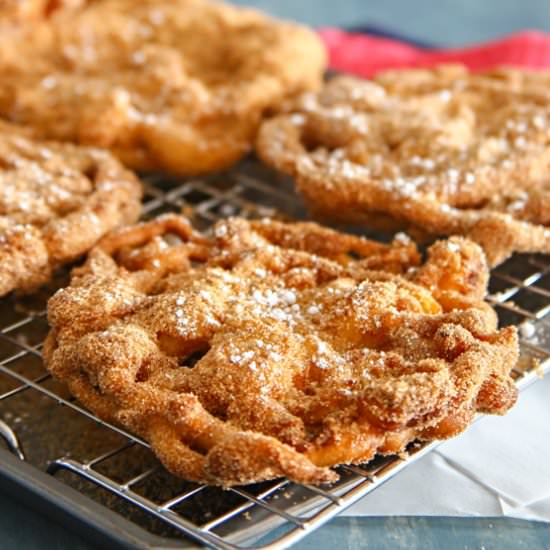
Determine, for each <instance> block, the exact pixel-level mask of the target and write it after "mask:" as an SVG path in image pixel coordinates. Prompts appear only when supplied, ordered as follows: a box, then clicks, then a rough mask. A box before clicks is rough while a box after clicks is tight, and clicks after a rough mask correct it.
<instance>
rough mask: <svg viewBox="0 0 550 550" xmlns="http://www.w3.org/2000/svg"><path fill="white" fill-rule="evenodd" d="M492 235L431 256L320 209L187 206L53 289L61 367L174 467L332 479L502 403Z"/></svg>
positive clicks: (99, 253) (510, 386)
mask: <svg viewBox="0 0 550 550" xmlns="http://www.w3.org/2000/svg"><path fill="white" fill-rule="evenodd" d="M487 279H488V269H487V265H486V260H485V256H484V254H483V252H482V251H481V249H480V248H479V247H478V246H477V245H476V244H474V243H472V242H470V241H467V240H465V239H462V238H460V237H454V238H452V239H449V240H447V241H440V242H437V243H436V244H434V245H433V246H432V247H431V248H430V249H429V252H428V258H427V260H426V262H425V263H423V264H422V263H420V257H419V254H418V252H417V250H416V248H415V246H414V245H413V244H412V242H411V241H410V240H408V239H407V238H404V237H402V236H400V237H399V238H397V239H396V240H395V241H394V242H393V243H392V244H390V245H384V244H380V243H376V242H373V241H368V240H366V239H363V238H360V237H356V236H352V235H347V234H343V233H338V232H335V231H332V230H329V229H325V228H322V227H320V226H318V225H316V224H314V223H295V224H284V223H281V222H275V221H270V220H264V221H254V222H250V221H247V220H244V219H240V218H233V219H229V220H226V221H221V222H219V223H218V224H216V226H215V227H214V230H213V234H212V235H211V236H207V237H205V236H203V235H199V234H197V233H196V232H194V231H193V229H192V228H191V226H190V225H189V223H188V222H187V221H186V220H185V219H184V218H182V217H178V216H175V215H168V216H162V217H160V218H157V219H156V220H153V221H151V222H148V223H144V224H140V225H137V226H135V227H133V228H126V229H123V230H121V231H119V232H117V233H115V234H112V235H111V236H108V237H106V238H105V239H103V240H102V241H101V242H100V244H99V245H98V246H97V247H95V248H94V249H93V250H92V251H91V252H90V254H89V257H88V260H87V262H86V263H85V265H84V266H83V267H80V268H78V269H75V270H74V271H73V276H72V281H71V284H70V286H69V287H67V288H65V289H62V290H59V291H58V292H57V293H56V294H55V295H54V296H53V297H52V298H51V300H50V302H49V304H48V316H49V321H50V324H51V326H52V330H51V332H50V334H49V336H48V338H47V340H46V344H45V347H44V359H45V363H46V366H47V368H48V369H49V371H50V372H51V373H52V374H53V375H54V376H56V377H57V378H59V379H61V380H63V381H65V382H67V384H68V385H69V388H70V390H71V392H72V393H73V394H74V395H75V396H76V397H77V398H78V399H79V400H80V401H81V402H82V403H83V404H84V405H85V406H87V407H89V408H90V409H91V410H92V411H93V412H94V413H96V414H98V415H99V416H100V417H101V418H104V419H106V420H109V421H111V422H116V423H118V424H120V425H122V426H124V427H126V428H127V429H129V430H131V431H133V432H136V433H138V434H140V435H141V436H142V437H144V438H145V439H146V440H147V441H149V442H150V444H151V446H152V449H153V450H154V452H155V453H156V454H157V456H158V457H159V458H160V460H161V461H162V462H163V464H164V465H165V466H166V467H167V468H168V469H169V470H171V471H172V472H174V473H175V474H177V475H180V476H182V477H184V478H187V479H190V480H194V481H199V482H205V483H209V484H216V485H224V486H230V485H234V484H241V483H249V482H257V481H261V480H265V479H270V478H275V477H279V476H287V477H288V478H290V479H292V480H294V481H297V482H305V483H323V482H329V481H333V480H334V479H336V477H337V475H336V474H335V473H334V472H333V471H332V470H331V469H330V466H333V465H336V464H342V463H362V462H365V461H368V460H369V459H371V458H372V457H373V456H374V455H375V454H376V453H395V452H399V451H400V450H402V449H403V448H404V447H405V446H406V444H407V443H409V442H410V441H412V440H414V439H417V438H419V439H424V440H432V439H439V438H447V437H451V436H453V435H455V434H457V433H459V432H461V431H462V430H464V429H465V428H466V427H467V426H468V424H469V423H470V422H471V420H472V418H473V416H474V415H475V413H476V412H477V411H482V412H487V413H494V414H503V413H505V412H506V411H507V410H508V408H509V407H511V406H512V404H513V403H514V401H515V399H516V388H515V386H514V383H513V381H512V379H511V378H510V376H509V372H510V369H511V368H512V367H513V365H514V364H515V362H516V359H517V356H518V343H517V335H516V330H515V328H513V327H507V328H504V329H500V330H498V329H497V319H496V314H495V313H494V311H493V310H492V309H491V308H490V306H489V305H488V304H486V303H485V302H484V301H483V297H484V295H485V292H486V284H487Z"/></svg>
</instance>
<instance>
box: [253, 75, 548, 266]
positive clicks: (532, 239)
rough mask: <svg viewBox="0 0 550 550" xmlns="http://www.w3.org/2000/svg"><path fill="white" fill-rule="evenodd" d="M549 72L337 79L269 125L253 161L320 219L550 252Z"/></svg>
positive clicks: (492, 247) (500, 250)
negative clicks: (287, 177)
mask: <svg viewBox="0 0 550 550" xmlns="http://www.w3.org/2000/svg"><path fill="white" fill-rule="evenodd" d="M549 85H550V75H549V74H548V73H528V72H521V71H519V70H512V69H501V70H495V71H492V72H488V73H482V74H471V73H469V72H468V71H467V70H466V69H465V68H463V67H460V66H443V67H439V68H436V69H433V70H402V71H392V72H388V73H383V74H381V75H380V76H379V77H378V78H377V79H376V80H374V81H366V80H359V79H354V78H351V77H338V78H335V79H333V80H331V81H330V82H329V83H328V84H327V85H326V86H325V88H324V89H323V90H322V91H321V92H320V93H319V94H317V95H312V94H308V95H305V96H304V97H303V98H302V99H301V100H300V101H299V102H298V104H297V105H296V106H294V107H293V108H291V109H289V111H290V112H289V113H288V114H283V115H280V116H278V117H276V118H274V119H272V120H269V121H267V122H265V123H264V125H263V127H262V130H261V132H260V136H259V139H258V143H257V150H258V153H259V155H260V157H261V158H262V159H263V160H264V161H266V162H267V163H268V164H270V165H272V166H274V167H276V168H278V169H279V170H282V171H283V172H286V173H289V174H291V175H292V176H294V177H295V180H296V186H297V188H298V189H299V191H300V192H301V193H302V194H303V196H304V197H305V198H306V201H307V202H308V204H309V205H310V207H311V209H312V211H313V212H314V213H315V214H316V215H317V216H319V217H321V218H325V219H326V218H328V219H331V220H337V221H344V222H353V223H360V224H365V225H373V226H378V227H379V226H384V225H385V226H386V227H388V226H389V227H390V228H396V227H399V228H401V229H404V228H412V229H414V230H416V231H417V233H418V232H419V230H420V232H422V233H424V234H426V233H427V234H429V235H453V234H460V235H464V236H467V237H469V238H471V239H473V240H475V241H476V242H478V243H479V244H481V245H482V246H483V248H484V249H485V252H486V254H487V257H488V259H489V263H490V265H496V264H498V263H500V262H501V261H503V260H504V259H505V258H506V257H508V256H509V255H510V254H511V253H512V252H515V251H517V252H542V253H549V252H550V229H549V225H550V178H549V177H548V165H549V162H550V92H549V91H548V90H549Z"/></svg>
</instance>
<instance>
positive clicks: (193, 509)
mask: <svg viewBox="0 0 550 550" xmlns="http://www.w3.org/2000/svg"><path fill="white" fill-rule="evenodd" d="M145 185H146V198H145V210H144V216H145V217H146V218H150V217H153V216H156V215H158V214H161V213H163V212H168V211H183V212H184V213H186V214H188V215H190V216H191V217H192V218H193V221H194V223H195V225H197V226H198V227H199V228H206V227H208V226H209V225H211V224H212V222H214V221H215V220H217V219H219V218H220V217H226V216H232V215H242V216H246V217H258V216H265V215H281V214H282V215H283V217H284V216H288V217H291V218H301V217H303V216H304V209H303V206H302V204H301V202H300V200H299V199H298V198H297V197H296V195H294V193H293V192H292V186H291V184H290V182H289V181H288V180H286V179H285V178H283V177H281V176H278V175H276V174H274V173H273V172H271V171H269V170H268V169H267V168H265V167H263V166H262V165H260V164H259V163H257V162H255V161H254V160H253V159H250V160H247V161H244V162H243V163H241V164H239V165H238V166H237V167H236V168H234V169H233V170H231V171H229V172H227V173H221V174H216V175H212V176H208V177H205V178H201V179H189V180H183V181H182V180H177V179H169V178H166V177H164V176H149V177H147V178H146V184H145ZM66 281H67V272H65V273H61V274H59V277H58V280H56V281H55V282H54V283H53V284H52V285H51V286H50V288H48V289H43V290H41V291H40V292H39V293H37V294H35V295H32V296H30V297H25V298H17V297H15V296H9V297H7V298H5V299H3V300H0V319H1V329H0V482H1V481H2V480H3V481H4V484H5V485H6V487H8V486H9V487H11V488H12V489H15V490H22V489H24V488H26V489H27V493H28V494H30V495H40V497H41V498H42V499H43V500H46V501H49V504H50V506H49V507H47V510H50V511H51V510H58V511H59V510H61V511H62V513H63V514H65V515H64V516H63V517H64V518H66V517H67V515H69V516H72V517H73V519H77V520H78V521H79V522H80V524H82V525H84V526H87V527H89V528H90V529H91V530H95V531H94V532H96V531H97V532H102V533H104V534H105V536H108V537H109V538H110V539H111V541H113V540H116V541H117V542H118V543H120V544H121V545H123V546H126V547H155V548H186V547H190V546H193V545H194V544H195V543H199V544H203V545H207V546H212V547H215V548H225V549H234V548H251V547H254V548H256V547H261V548H285V547H288V546H290V545H291V544H292V543H294V542H296V541H298V540H300V539H301V538H302V537H304V536H305V535H307V534H308V533H309V532H311V531H312V530H314V529H316V528H318V527H320V526H321V525H322V524H323V523H325V522H326V521H328V520H329V519H330V518H331V517H333V516H335V515H336V514H338V513H339V512H341V511H342V510H343V509H344V508H346V507H347V506H349V505H351V504H352V503H354V502H355V501H356V500H358V499H359V498H361V497H362V496H364V495H366V494H367V493H369V492H371V491H372V490H374V489H376V487H377V486H379V485H380V484H381V483H383V482H384V481H386V480H388V479H389V478H390V477H391V476H393V475H394V474H396V473H397V472H398V471H399V470H401V469H402V468H404V467H406V466H407V465H409V464H411V463H412V462H414V461H415V460H417V459H418V458H419V457H421V456H422V455H424V454H426V453H427V452H429V450H430V449H432V448H433V447H434V444H430V445H427V444H418V443H416V444H412V445H410V446H409V448H408V450H407V451H406V452H404V453H402V454H400V455H399V456H392V457H378V458H376V459H375V460H373V461H371V462H370V463H368V464H366V465H363V466H361V467H359V466H346V467H341V468H338V471H339V473H340V476H341V477H340V481H338V482H337V483H335V484H333V485H330V486H325V487H312V486H305V485H297V484H294V483H290V482H288V481H286V480H277V481H273V482H266V483H261V484H257V485H253V486H247V487H239V488H233V489H229V490H222V489H218V488H213V487H206V486H203V485H198V484H194V483H189V482H186V481H183V480H181V479H178V478H175V477H174V476H172V475H171V474H169V473H168V472H167V471H166V470H164V469H163V468H162V466H161V465H160V464H159V463H158V462H157V460H156V459H155V458H154V456H153V455H152V453H151V451H150V449H149V447H148V445H147V444H146V443H145V442H143V441H141V440H140V439H139V438H137V437H135V436H133V435H131V434H129V433H127V432H125V431H124V430H121V429H120V428H118V427H115V426H112V425H110V424H107V423H105V422H102V421H101V420H99V419H97V418H96V417H95V416H94V415H92V414H91V413H90V412H88V411H86V410H85V409H83V408H82V407H81V406H80V405H79V404H78V403H77V402H76V401H74V399H73V398H71V396H70V395H69V394H68V392H67V390H66V388H65V387H64V386H63V385H62V384H59V383H58V382H56V381H55V380H53V379H52V378H51V376H50V375H49V374H47V373H46V372H45V371H44V369H43V367H42V363H41V358H40V350H41V347H42V342H43V339H44V337H45V335H46V334H47V330H48V327H47V321H46V312H45V304H46V300H47V298H48V296H49V295H51V293H52V292H53V291H55V289H56V288H58V287H59V286H62V285H63V284H64V282H66ZM489 300H490V302H491V303H492V304H493V306H494V307H495V309H496V311H497V312H498V314H499V317H500V321H501V324H503V325H506V324H515V325H518V326H519V327H520V334H521V340H522V361H521V362H520V364H519V365H518V367H517V368H516V369H515V371H514V376H515V378H516V380H517V382H518V385H519V386H520V387H524V386H526V385H528V384H529V383H531V382H532V381H534V380H536V376H537V372H538V373H539V374H540V372H541V371H542V369H544V368H545V367H548V366H550V262H549V259H548V257H544V256H536V255H531V256H516V257H514V258H512V259H511V260H509V261H508V262H506V263H505V264H504V265H502V266H500V267H499V268H498V269H497V270H496V271H495V272H494V273H493V274H492V278H491V283H490V296H489ZM537 365H538V366H537ZM3 446H5V447H6V450H2V447H3ZM8 452H10V453H11V454H12V455H14V457H11V456H9V454H8ZM43 500H42V502H43Z"/></svg>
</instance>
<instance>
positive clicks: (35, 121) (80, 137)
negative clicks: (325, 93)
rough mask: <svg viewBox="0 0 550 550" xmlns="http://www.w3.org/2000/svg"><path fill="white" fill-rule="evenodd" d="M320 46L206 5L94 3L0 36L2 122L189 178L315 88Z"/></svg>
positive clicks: (228, 156)
mask: <svg viewBox="0 0 550 550" xmlns="http://www.w3.org/2000/svg"><path fill="white" fill-rule="evenodd" d="M324 67H325V52H324V48H323V46H322V43H321V41H320V39H319V38H318V37H317V36H316V35H315V34H314V33H313V32H312V31H310V30H308V29H306V28H305V27H301V26H299V25H295V24H291V23H286V22H283V21H277V20H275V19H270V18H268V17H267V16H264V15H262V14H260V13H259V12H257V11H254V10H249V9H245V8H239V7H234V6H231V5H229V4H224V3H218V2H214V1H209V0H143V1H140V2H136V1H134V0H101V1H95V2H87V3H86V5H85V7H83V8H81V9H78V10H59V11H58V12H56V13H55V16H54V17H51V18H49V19H48V20H46V21H43V22H41V23H36V24H34V25H33V26H32V28H28V27H25V28H22V29H20V30H19V31H13V32H10V33H4V34H0V79H1V80H2V87H1V89H0V116H1V117H4V118H5V119H7V120H9V121H11V122H14V123H18V124H22V125H25V126H29V127H32V128H33V130H34V132H35V135H37V136H39V137H42V138H48V139H57V140H61V141H71V142H75V143H81V144H88V145H94V146H98V147H104V148H109V149H110V150H111V151H113V152H114V153H115V154H116V155H117V156H118V157H119V158H120V159H122V161H123V162H124V163H125V164H127V165H128V166H130V167H132V168H136V169H141V170H152V169H160V170H163V171H168V172H175V173H181V174H196V173H201V172H208V171H213V170H218V169H221V168H225V167H227V166H229V165H230V164H232V163H234V162H235V161H236V160H238V159H239V158H241V157H242V156H243V155H244V154H246V153H247V152H248V151H249V150H250V148H251V146H252V143H253V140H254V139H255V135H256V131H257V129H258V126H259V124H260V120H261V117H262V115H263V113H264V112H265V111H266V110H268V109H273V108H276V107H277V106H278V105H279V103H280V102H281V101H282V100H283V99H285V98H288V97H290V96H293V95H296V94H298V93H300V92H302V91H304V90H312V89H316V88H317V87H318V86H319V85H320V82H321V77H322V73H323V70H324Z"/></svg>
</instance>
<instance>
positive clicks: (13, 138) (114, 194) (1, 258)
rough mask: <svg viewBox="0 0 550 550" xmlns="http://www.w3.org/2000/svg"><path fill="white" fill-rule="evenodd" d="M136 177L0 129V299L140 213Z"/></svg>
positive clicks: (101, 160) (84, 153) (84, 151)
mask: <svg viewBox="0 0 550 550" xmlns="http://www.w3.org/2000/svg"><path fill="white" fill-rule="evenodd" d="M140 199H141V185H140V183H139V181H138V180H137V178H136V177H135V176H134V175H133V174H132V173H131V172H129V171H128V170H126V169H125V168H123V167H122V166H121V165H120V163H119V162H118V161H117V160H116V159H115V158H113V157H112V155H110V154H109V153H108V152H106V151H99V150H96V149H90V148H85V147H79V146H76V145H71V144H60V143H53V142H39V141H35V140H32V139H29V138H28V136H26V135H25V133H24V131H22V130H21V129H19V128H12V127H10V126H9V125H6V124H2V123H0V296H2V295H4V294H7V293H8V292H10V291H11V290H15V289H17V290H21V291H30V290H33V289H35V288H36V287H38V286H40V285H41V284H43V283H45V282H47V281H48V280H49V279H50V277H51V275H52V271H53V270H54V269H55V268H56V267H58V266H60V265H62V264H65V263H67V262H70V261H72V260H75V259H76V258H77V257H78V256H80V255H82V254H84V253H85V252H87V251H88V250H89V249H90V248H91V247H92V246H94V245H95V244H96V243H97V241H98V240H99V239H100V238H101V237H103V236H104V235H105V234H106V233H107V232H109V231H110V230H112V229H115V228H117V227H119V226H121V225H125V224H128V223H133V222H135V221H136V220H137V218H138V217H139V213H140V210H141V202H140Z"/></svg>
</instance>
